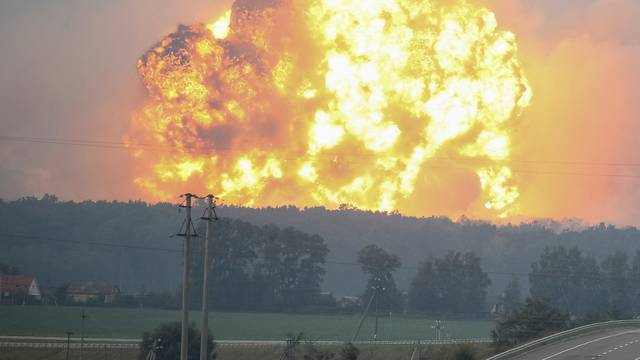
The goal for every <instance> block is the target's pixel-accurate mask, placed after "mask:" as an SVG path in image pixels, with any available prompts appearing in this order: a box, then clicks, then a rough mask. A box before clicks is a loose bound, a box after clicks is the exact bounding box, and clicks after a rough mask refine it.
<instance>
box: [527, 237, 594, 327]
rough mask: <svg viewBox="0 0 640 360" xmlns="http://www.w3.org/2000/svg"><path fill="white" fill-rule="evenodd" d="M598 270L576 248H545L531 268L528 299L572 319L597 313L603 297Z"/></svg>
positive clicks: (592, 260) (588, 258)
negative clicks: (535, 300)
mask: <svg viewBox="0 0 640 360" xmlns="http://www.w3.org/2000/svg"><path fill="white" fill-rule="evenodd" d="M600 280H601V274H600V267H599V266H598V263H597V262H596V260H595V259H593V258H591V257H588V256H583V255H582V252H581V251H580V250H578V249H577V248H575V247H574V248H570V249H567V248H565V247H563V246H557V247H547V248H545V249H544V251H543V253H542V255H540V258H539V259H538V261H536V262H534V263H533V264H531V272H530V273H529V281H530V283H531V289H530V292H531V297H532V298H534V299H537V300H540V301H544V302H548V303H549V305H550V306H552V307H554V308H558V309H560V310H561V311H563V312H567V313H570V314H572V315H575V316H585V315H588V314H593V313H596V312H599V311H600V309H602V308H604V307H605V304H603V302H604V301H606V296H605V294H604V292H603V289H602V286H601V281H600Z"/></svg>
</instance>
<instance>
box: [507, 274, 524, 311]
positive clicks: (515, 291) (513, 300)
mask: <svg viewBox="0 0 640 360" xmlns="http://www.w3.org/2000/svg"><path fill="white" fill-rule="evenodd" d="M521 296H522V295H521V293H520V282H519V281H518V279H513V280H511V281H510V282H509V284H507V287H506V288H505V289H504V312H505V314H506V315H509V314H512V313H514V312H516V311H518V308H520V305H521V303H522V298H521Z"/></svg>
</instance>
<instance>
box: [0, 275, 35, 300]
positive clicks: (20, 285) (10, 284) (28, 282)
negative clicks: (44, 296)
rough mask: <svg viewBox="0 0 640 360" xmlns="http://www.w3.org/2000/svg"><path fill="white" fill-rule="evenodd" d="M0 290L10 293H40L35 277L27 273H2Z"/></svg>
mask: <svg viewBox="0 0 640 360" xmlns="http://www.w3.org/2000/svg"><path fill="white" fill-rule="evenodd" d="M0 291H1V292H2V293H9V294H22V293H29V295H36V293H37V295H40V291H39V289H38V288H37V284H36V281H35V278H34V277H33V276H26V275H0Z"/></svg>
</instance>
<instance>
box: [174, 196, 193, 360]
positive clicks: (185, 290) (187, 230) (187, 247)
mask: <svg viewBox="0 0 640 360" xmlns="http://www.w3.org/2000/svg"><path fill="white" fill-rule="evenodd" d="M183 196H184V197H185V204H184V205H180V206H181V207H183V208H185V209H186V217H185V221H184V233H179V234H178V236H184V246H183V261H184V262H183V266H182V332H181V334H180V360H187V359H188V355H189V269H190V266H189V261H190V259H191V236H192V234H191V228H192V226H193V225H192V222H191V199H192V198H193V197H197V196H196V195H194V194H190V193H186V194H184V195H183Z"/></svg>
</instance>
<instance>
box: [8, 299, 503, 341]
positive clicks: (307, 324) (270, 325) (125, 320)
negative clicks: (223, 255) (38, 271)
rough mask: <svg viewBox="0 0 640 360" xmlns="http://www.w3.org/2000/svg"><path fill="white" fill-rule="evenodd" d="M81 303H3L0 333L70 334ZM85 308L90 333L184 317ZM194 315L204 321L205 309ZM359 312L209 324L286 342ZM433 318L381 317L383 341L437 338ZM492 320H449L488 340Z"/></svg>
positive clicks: (244, 317)
mask: <svg viewBox="0 0 640 360" xmlns="http://www.w3.org/2000/svg"><path fill="white" fill-rule="evenodd" d="M82 310H83V308H81V307H63V306H61V307H54V306H20V305H17V306H7V305H0V335H24V336H64V333H65V332H66V331H73V332H75V334H79V333H80V327H81V320H80V318H81V316H80V315H81V313H82ZM84 311H85V313H86V315H87V316H88V318H87V319H86V320H85V336H87V337H112V338H135V337H140V335H141V334H142V333H143V332H144V331H146V330H150V329H153V328H154V327H156V326H157V325H158V324H160V323H162V322H167V321H177V320H179V319H180V312H179V311H175V310H155V309H118V308H98V307H87V308H84ZM189 316H190V318H191V319H193V320H195V322H196V323H198V321H197V320H198V318H199V316H200V315H199V313H198V312H191V313H190V315H189ZM358 320H359V316H356V315H353V316H350V315H298V314H272V313H227V312H215V313H211V314H210V318H209V324H210V326H211V328H212V330H213V334H214V336H215V338H216V339H233V340H282V339H285V338H286V336H287V334H290V333H293V334H297V333H299V332H302V333H304V334H305V335H306V337H308V338H311V339H315V340H339V341H346V340H350V338H351V336H352V334H353V332H354V331H355V329H356V327H357V324H358ZM433 324H434V322H433V321H432V320H429V319H424V318H418V317H411V316H407V315H398V316H392V317H391V318H381V319H380V320H379V332H378V333H379V335H378V338H379V339H380V340H417V339H432V338H433V337H434V330H433V329H432V328H431V326H432V325H433ZM373 326H374V321H373V319H371V318H368V319H367V320H366V321H365V323H364V325H363V327H362V330H361V332H360V334H361V336H360V337H359V340H368V339H369V337H370V335H371V334H372V333H373ZM493 326H494V323H493V322H492V321H446V322H445V327H446V328H445V330H444V331H443V334H446V335H447V336H448V337H449V338H456V339H459V338H486V337H489V335H490V331H491V329H492V328H493Z"/></svg>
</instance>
